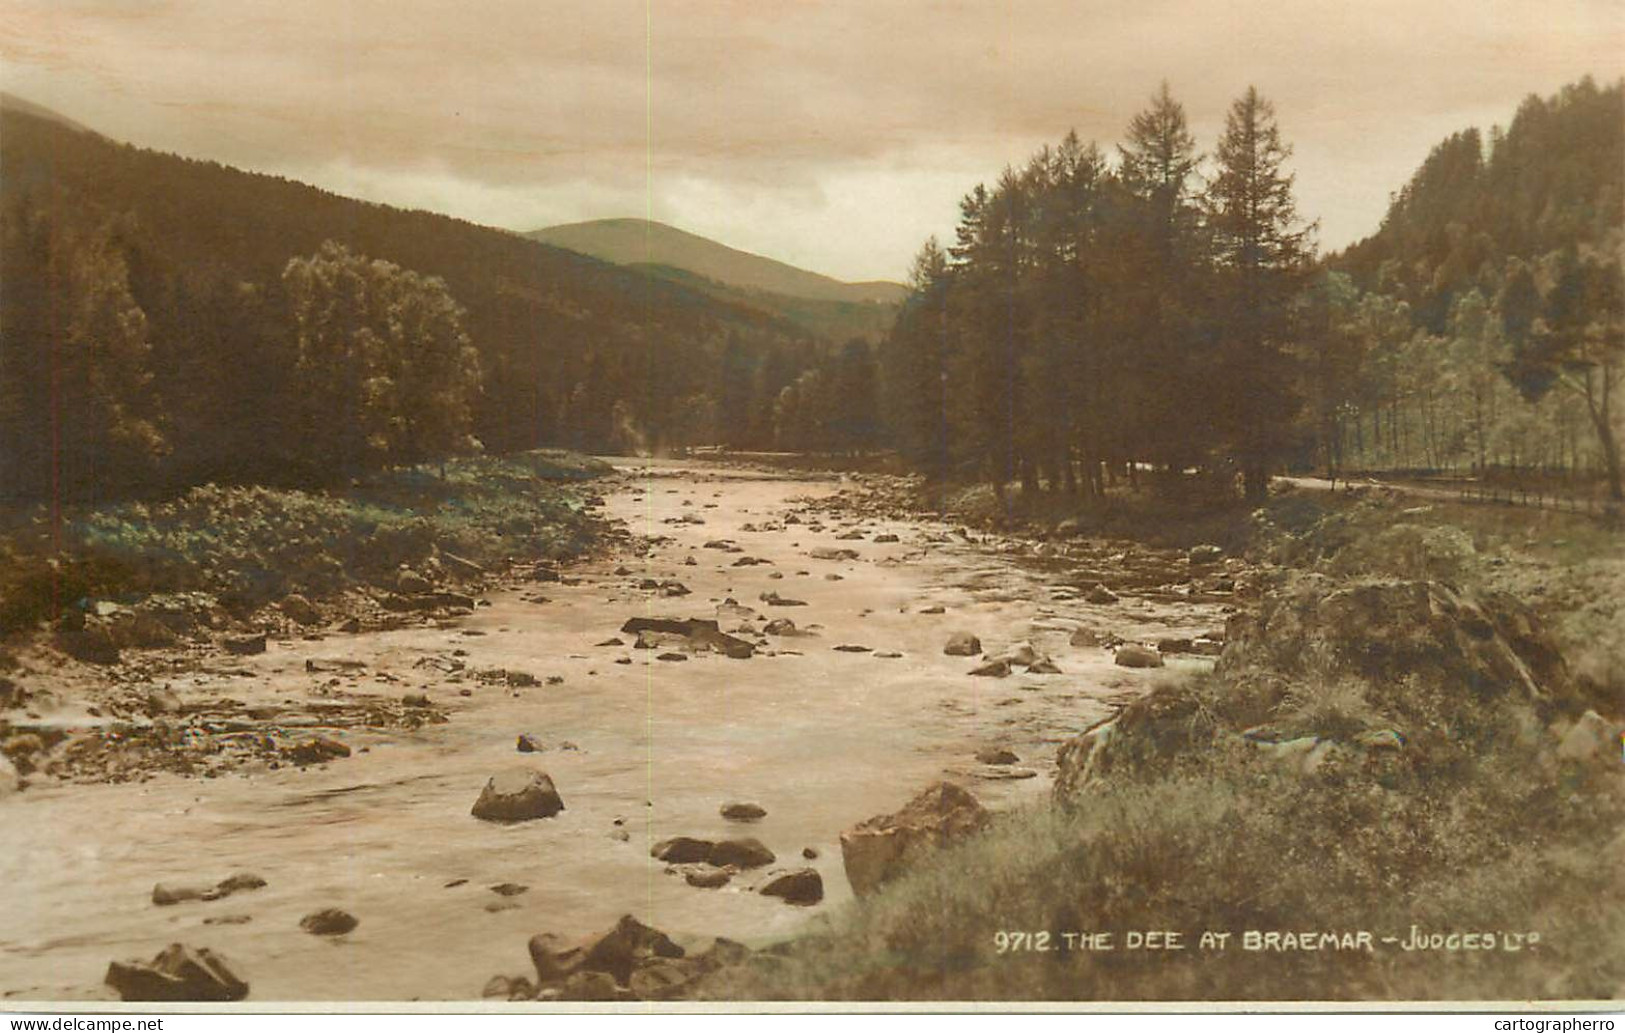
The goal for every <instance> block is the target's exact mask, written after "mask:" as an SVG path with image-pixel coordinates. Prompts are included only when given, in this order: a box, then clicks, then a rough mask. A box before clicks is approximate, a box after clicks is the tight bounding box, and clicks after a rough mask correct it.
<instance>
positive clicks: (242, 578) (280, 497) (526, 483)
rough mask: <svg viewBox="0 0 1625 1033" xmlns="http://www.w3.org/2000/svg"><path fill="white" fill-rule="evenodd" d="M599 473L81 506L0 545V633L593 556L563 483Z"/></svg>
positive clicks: (382, 478) (18, 528)
mask: <svg viewBox="0 0 1625 1033" xmlns="http://www.w3.org/2000/svg"><path fill="white" fill-rule="evenodd" d="M602 470H603V467H602V464H598V463H596V462H594V461H590V460H585V459H583V458H582V457H573V456H570V455H567V454H563V453H553V452H548V453H520V454H517V455H514V456H511V457H506V458H503V459H493V458H486V457H470V458H464V459H457V460H453V461H451V462H449V463H448V464H447V466H446V469H445V470H444V472H443V473H435V472H431V471H429V470H426V469H423V468H421V467H401V468H395V469H390V470H384V471H379V472H376V473H373V474H371V475H369V476H367V477H366V478H364V479H362V480H360V481H358V482H357V483H356V484H355V485H353V486H351V487H349V488H347V489H345V490H343V491H333V492H310V491H302V490H296V489H284V488H267V487H259V486H248V487H236V486H223V485H213V484H206V485H201V486H199V487H195V488H191V489H189V490H187V491H185V492H183V493H182V494H180V495H178V496H175V497H174V498H170V499H166V500H162V501H152V502H122V503H117V504H112V505H103V506H95V507H89V506H86V507H76V508H73V509H70V510H69V511H68V512H67V513H66V514H64V518H65V519H64V525H63V528H62V531H61V534H60V537H58V535H57V534H55V533H54V532H53V530H52V525H51V522H50V521H49V520H47V519H45V518H44V515H43V514H40V513H28V512H14V513H12V514H10V520H9V523H8V526H7V527H6V528H5V529H4V533H3V534H0V556H3V557H5V558H6V560H7V562H6V564H5V565H4V568H3V570H4V574H3V576H0V631H10V630H13V629H16V628H19V627H23V626H26V625H27V624H30V623H32V622H34V621H37V620H40V619H45V618H49V617H52V616H54V615H55V612H57V611H58V610H60V609H62V608H66V607H70V606H73V605H76V604H77V603H79V602H80V601H81V600H85V599H95V598H114V599H130V598H133V597H139V596H143V595H146V594H149V593H154V592H165V593H167V592H181V591H207V592H210V593H213V594H215V595H218V596H219V597H220V598H222V599H223V600H226V601H228V602H233V603H236V604H239V605H242V606H253V605H257V604H259V603H263V602H265V601H267V600H270V599H272V598H275V597H276V596H278V595H282V594H286V593H288V592H299V593H302V594H305V595H307V596H311V597H319V596H322V595H326V594H330V593H334V592H338V591H342V590H344V589H347V588H352V587H357V586H362V585H369V584H370V585H377V586H385V587H388V586H392V585H393V582H394V578H395V576H396V573H397V571H398V568H399V567H400V565H401V564H403V563H405V564H414V565H415V564H418V563H421V562H422V561H424V560H426V559H428V558H430V557H433V556H436V555H438V554H439V553H442V552H444V553H452V554H454V555H456V556H458V557H460V558H462V559H466V560H472V561H474V562H476V563H482V564H490V565H493V566H496V565H501V564H503V563H507V562H510V561H512V560H515V559H520V558H524V557H551V558H562V557H564V556H569V555H573V554H576V553H579V552H581V551H583V550H585V549H586V548H587V547H588V545H589V544H590V542H591V539H592V535H593V533H594V531H595V528H596V524H595V522H594V520H593V519H592V518H591V517H590V516H589V515H588V514H587V513H586V512H585V511H584V510H583V508H582V507H581V499H580V496H579V495H578V494H577V493H576V492H575V491H573V490H572V489H570V488H568V487H565V486H564V484H565V483H566V482H570V481H579V480H582V479H585V478H588V477H592V476H596V475H597V474H598V473H600V472H602Z"/></svg>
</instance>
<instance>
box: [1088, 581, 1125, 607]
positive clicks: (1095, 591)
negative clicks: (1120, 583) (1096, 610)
mask: <svg viewBox="0 0 1625 1033" xmlns="http://www.w3.org/2000/svg"><path fill="white" fill-rule="evenodd" d="M1084 599H1085V600H1087V601H1088V602H1091V603H1094V604H1095V605H1096V606H1109V605H1110V604H1112V603H1115V602H1117V593H1116V592H1113V591H1112V590H1111V589H1109V588H1107V587H1106V586H1105V585H1096V586H1095V587H1093V588H1091V589H1089V594H1088V595H1086V596H1084Z"/></svg>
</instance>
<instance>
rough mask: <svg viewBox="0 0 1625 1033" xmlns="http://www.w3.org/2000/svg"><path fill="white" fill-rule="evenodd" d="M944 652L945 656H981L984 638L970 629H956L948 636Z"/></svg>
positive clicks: (943, 648)
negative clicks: (969, 630)
mask: <svg viewBox="0 0 1625 1033" xmlns="http://www.w3.org/2000/svg"><path fill="white" fill-rule="evenodd" d="M942 652H943V655H944V656H981V655H982V640H981V639H979V638H977V637H976V636H975V635H972V634H971V633H970V632H968V631H956V632H954V633H953V634H952V635H949V636H948V644H947V645H945V646H943V647H942Z"/></svg>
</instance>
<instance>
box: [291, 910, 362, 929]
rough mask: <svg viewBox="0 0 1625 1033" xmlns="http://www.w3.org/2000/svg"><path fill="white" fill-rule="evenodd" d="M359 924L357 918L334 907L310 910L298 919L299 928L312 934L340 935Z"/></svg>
mask: <svg viewBox="0 0 1625 1033" xmlns="http://www.w3.org/2000/svg"><path fill="white" fill-rule="evenodd" d="M360 924H361V920H360V919H359V918H357V917H356V916H354V915H352V914H350V912H348V911H340V910H339V909H338V908H336V907H324V908H322V909H321V910H320V911H312V912H311V913H310V914H308V915H306V916H305V917H303V918H301V919H300V920H299V928H301V929H303V930H304V931H305V932H307V933H309V934H311V935H312V936H342V935H343V934H345V933H347V932H349V931H350V930H352V929H354V928H355V927H356V926H358V925H360Z"/></svg>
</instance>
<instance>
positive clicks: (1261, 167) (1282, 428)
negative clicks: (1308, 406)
mask: <svg viewBox="0 0 1625 1033" xmlns="http://www.w3.org/2000/svg"><path fill="white" fill-rule="evenodd" d="M1291 155H1292V150H1291V148H1290V147H1288V146H1287V145H1286V144H1285V143H1284V142H1283V141H1282V139H1281V132H1280V128H1279V127H1278V126H1277V124H1276V121H1275V108H1274V106H1273V105H1272V104H1270V102H1269V101H1267V100H1265V99H1264V98H1262V97H1260V96H1259V95H1258V91H1257V90H1256V89H1254V88H1252V87H1249V88H1248V89H1247V92H1246V93H1245V94H1243V95H1242V96H1241V97H1240V98H1239V99H1237V100H1236V101H1235V103H1234V104H1232V105H1231V107H1230V112H1229V115H1228V116H1227V118H1226V120H1225V131H1224V135H1223V136H1222V137H1221V138H1220V140H1219V145H1218V148H1217V151H1216V153H1215V157H1216V159H1217V162H1218V170H1217V174H1216V176H1215V178H1214V180H1213V182H1212V183H1211V184H1210V186H1209V188H1208V193H1207V199H1206V204H1207V210H1208V216H1209V219H1210V221H1211V224H1212V229H1213V236H1214V245H1215V250H1216V258H1217V261H1218V264H1219V267H1220V279H1219V291H1220V309H1219V311H1220V317H1221V325H1222V329H1221V331H1220V333H1221V340H1222V344H1221V348H1222V354H1221V358H1220V364H1219V373H1220V376H1221V377H1222V380H1221V382H1220V383H1218V384H1216V385H1215V394H1216V398H1217V400H1218V414H1217V416H1218V420H1217V422H1218V425H1219V428H1220V430H1221V432H1223V433H1225V434H1226V436H1227V438H1228V440H1229V444H1230V447H1231V450H1232V452H1233V454H1234V455H1235V457H1236V460H1237V463H1238V464H1239V466H1240V467H1241V472H1242V479H1243V483H1244V486H1245V492H1246V496H1247V498H1248V499H1249V500H1252V501H1260V500H1262V499H1263V498H1264V495H1265V493H1266V490H1267V488H1268V483H1269V468H1270V465H1271V464H1272V462H1273V461H1274V460H1275V459H1276V458H1277V457H1278V456H1279V455H1280V454H1281V452H1282V451H1283V450H1284V448H1285V447H1286V444H1287V440H1286V437H1287V432H1288V431H1289V428H1290V423H1291V420H1292V417H1293V415H1294V413H1295V411H1296V408H1297V400H1296V399H1295V398H1293V397H1292V394H1291V391H1290V389H1289V387H1288V385H1289V382H1290V367H1289V363H1288V361H1287V355H1286V350H1285V345H1286V343H1287V341H1288V339H1289V335H1290V332H1291V322H1290V320H1291V302H1292V299H1293V297H1294V295H1295V293H1296V292H1297V291H1298V290H1299V289H1300V288H1301V287H1302V286H1303V284H1304V277H1305V275H1306V273H1307V269H1308V264H1309V260H1310V258H1311V252H1312V248H1311V244H1310V235H1311V233H1312V227H1304V226H1302V225H1301V224H1300V221H1299V219H1298V214H1297V209H1296V205H1295V204H1294V202H1293V198H1292V178H1293V177H1292V175H1291V173H1289V172H1288V171H1287V169H1286V162H1287V159H1288V158H1290V157H1291Z"/></svg>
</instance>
